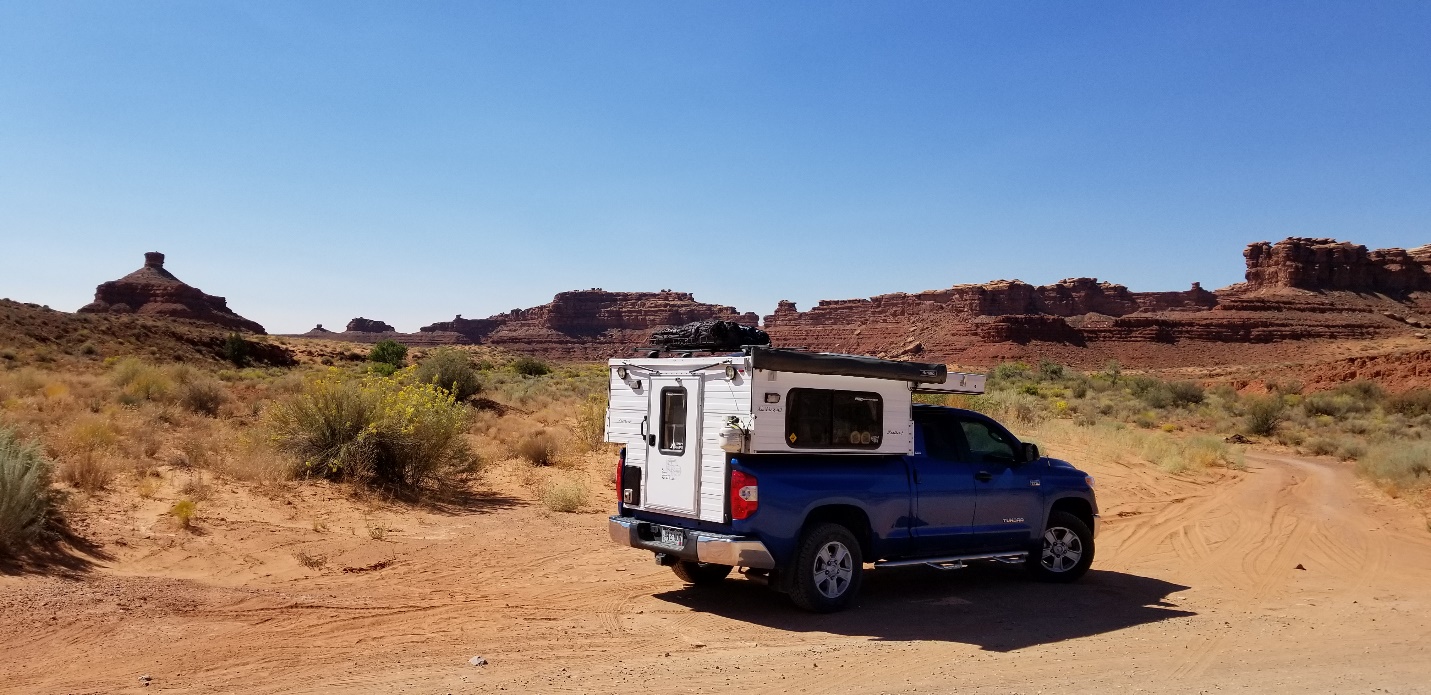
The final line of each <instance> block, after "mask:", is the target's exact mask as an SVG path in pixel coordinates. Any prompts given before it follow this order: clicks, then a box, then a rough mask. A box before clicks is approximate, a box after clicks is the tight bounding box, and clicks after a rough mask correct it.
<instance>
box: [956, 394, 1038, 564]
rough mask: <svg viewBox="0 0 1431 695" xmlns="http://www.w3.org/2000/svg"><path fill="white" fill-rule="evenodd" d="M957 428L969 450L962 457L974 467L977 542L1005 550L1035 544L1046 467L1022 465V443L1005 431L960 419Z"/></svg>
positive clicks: (1000, 428) (1030, 464) (987, 424)
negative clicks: (1041, 476) (977, 496)
mask: <svg viewBox="0 0 1431 695" xmlns="http://www.w3.org/2000/svg"><path fill="white" fill-rule="evenodd" d="M959 427H960V429H961V430H962V431H963V434H964V444H965V446H966V447H967V448H966V449H965V452H964V459H965V461H967V462H969V463H970V465H973V466H974V467H975V468H976V470H975V471H974V479H975V481H976V485H977V487H978V490H979V492H978V494H979V504H978V507H977V508H976V509H975V510H974V528H973V534H974V536H975V537H976V538H975V543H976V544H977V545H978V546H979V547H980V548H990V549H999V550H1002V549H1005V548H1014V547H1017V546H1020V545H1024V544H1027V543H1028V542H1030V541H1032V540H1033V537H1034V535H1033V534H1034V531H1035V526H1038V525H1041V524H1042V523H1043V490H1042V488H1041V487H1040V483H1041V482H1042V481H1041V480H1040V479H1039V474H1040V473H1041V472H1042V470H1043V469H1042V467H1040V466H1039V465H1038V463H1037V462H1030V463H1021V462H1020V461H1019V459H1020V456H1019V454H1020V449H1021V447H1020V446H1019V443H1018V440H1016V439H1014V437H1013V435H1011V434H1009V433H1008V432H1006V431H1004V429H1003V428H1002V427H998V426H997V425H992V424H990V423H987V422H984V421H982V420H975V419H972V418H960V419H959ZM1037 530H1039V531H1042V530H1043V529H1042V528H1041V527H1040V528H1038V529H1037Z"/></svg>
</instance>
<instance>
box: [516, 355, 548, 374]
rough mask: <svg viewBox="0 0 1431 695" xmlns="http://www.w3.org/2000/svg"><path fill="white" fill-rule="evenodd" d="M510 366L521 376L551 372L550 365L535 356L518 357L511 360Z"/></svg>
mask: <svg viewBox="0 0 1431 695" xmlns="http://www.w3.org/2000/svg"><path fill="white" fill-rule="evenodd" d="M511 368H512V371H514V372H516V373H518V374H521V375H522V376H546V375H547V374H551V373H552V368H551V366H550V365H548V364H547V363H546V362H543V361H541V360H539V359H537V358H535V357H518V358H517V359H515V360H512V364H511Z"/></svg>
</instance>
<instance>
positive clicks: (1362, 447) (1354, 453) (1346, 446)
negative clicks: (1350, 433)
mask: <svg viewBox="0 0 1431 695" xmlns="http://www.w3.org/2000/svg"><path fill="white" fill-rule="evenodd" d="M1365 455H1366V442H1364V441H1362V440H1361V439H1358V438H1355V437H1347V438H1345V439H1343V440H1342V441H1341V443H1339V444H1338V445H1337V458H1339V459H1342V460H1344V461H1355V460H1357V459H1359V458H1361V457H1363V456H1365Z"/></svg>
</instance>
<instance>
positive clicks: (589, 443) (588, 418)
mask: <svg viewBox="0 0 1431 695" xmlns="http://www.w3.org/2000/svg"><path fill="white" fill-rule="evenodd" d="M575 434H576V440H577V442H579V443H581V444H582V445H583V446H585V447H586V448H587V449H594V448H596V447H598V446H600V445H601V442H602V440H603V439H604V438H605V437H606V395H605V394H600V393H593V394H591V395H590V396H587V398H586V400H584V401H582V402H581V404H579V405H578V406H577V407H576V429H575Z"/></svg>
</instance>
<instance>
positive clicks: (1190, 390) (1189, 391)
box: [1168, 381, 1207, 406]
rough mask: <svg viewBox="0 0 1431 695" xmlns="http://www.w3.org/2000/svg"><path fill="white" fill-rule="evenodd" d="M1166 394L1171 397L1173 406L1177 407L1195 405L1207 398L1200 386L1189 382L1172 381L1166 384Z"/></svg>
mask: <svg viewBox="0 0 1431 695" xmlns="http://www.w3.org/2000/svg"><path fill="white" fill-rule="evenodd" d="M1168 394H1169V395H1170V396H1171V397H1172V401H1173V405H1178V406H1188V405H1197V404H1198V403H1201V402H1202V401H1203V399H1204V398H1206V396H1207V394H1206V392H1204V391H1203V388H1202V386H1199V385H1198V384H1195V383H1193V382H1191V381H1174V382H1172V383H1170V384H1168Z"/></svg>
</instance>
